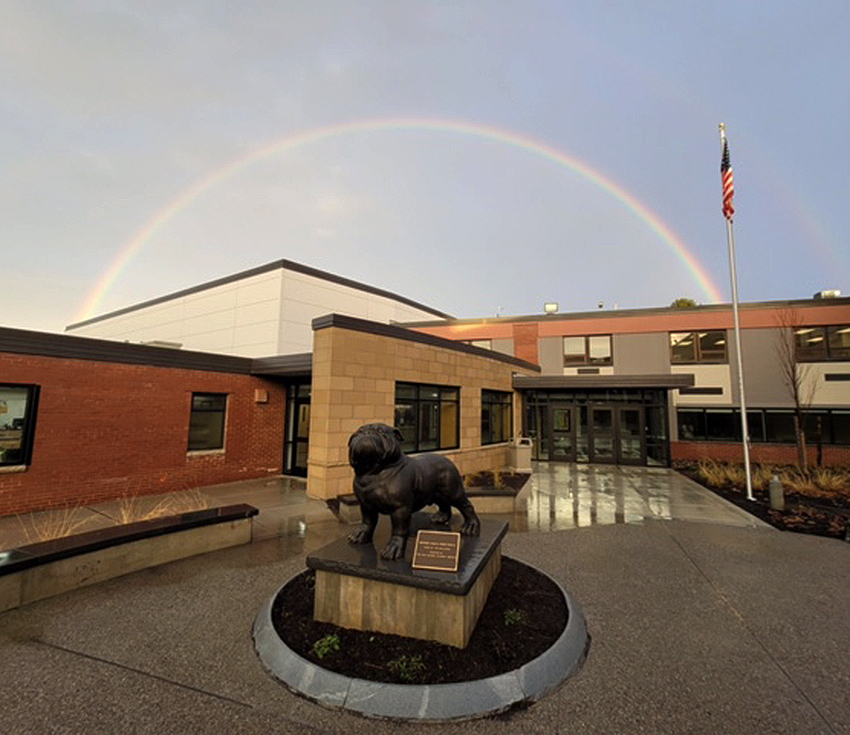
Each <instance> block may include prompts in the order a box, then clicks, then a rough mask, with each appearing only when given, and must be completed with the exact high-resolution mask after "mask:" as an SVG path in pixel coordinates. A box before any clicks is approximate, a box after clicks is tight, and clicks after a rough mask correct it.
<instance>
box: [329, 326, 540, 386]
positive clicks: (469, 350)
mask: <svg viewBox="0 0 850 735" xmlns="http://www.w3.org/2000/svg"><path fill="white" fill-rule="evenodd" d="M328 327H338V328H340V329H350V330H352V331H355V332H365V333H366V334H377V335H381V336H384V337H391V338H393V339H402V340H406V341H408V342H419V343H420V344H426V345H431V346H432V347H442V348H443V349H446V350H453V351H455V352H465V353H466V354H468V355H476V356H478V357H486V358H487V359H489V360H496V361H497V362H504V363H507V364H509V365H516V366H517V367H521V368H525V369H527V370H534V371H535V372H538V373H539V372H540V365H536V364H535V363H533V362H528V361H527V360H522V359H520V358H519V357H514V356H513V355H506V354H504V353H503V352H495V351H494V350H488V349H485V348H483V347H474V346H473V345H468V344H465V343H464V342H458V341H457V340H454V339H446V338H445V337H435V336H434V335H432V334H425V333H424V332H414V331H413V330H411V329H405V328H404V327H397V326H394V325H392V324H384V323H383V322H372V321H369V320H368V319H360V318H358V317H353V316H346V315H344V314H326V315H325V316H318V317H316V318H315V319H313V331H314V332H315V331H317V330H319V329H327V328H328Z"/></svg>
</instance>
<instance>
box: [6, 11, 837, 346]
mask: <svg viewBox="0 0 850 735" xmlns="http://www.w3.org/2000/svg"><path fill="white" fill-rule="evenodd" d="M848 38H850V4H848V3H847V2H846V0H835V1H833V0H812V2H810V3H805V4H804V3H799V2H786V0H772V1H771V2H769V3H767V2H752V1H751V2H743V3H742V2H740V0H738V1H737V2H732V1H731V0H713V1H712V2H702V1H701V0H689V1H688V2H684V3H683V2H680V1H675V0H663V1H661V0H642V1H641V2H624V1H623V0H610V1H609V2H598V0H592V1H587V2H585V1H584V0H576V1H575V2H572V1H569V2H564V1H562V0H561V1H556V2H535V1H534V0H530V1H528V0H524V1H523V2H506V1H505V2H501V1H499V0H491V1H490V2H458V1H455V2H441V1H440V0H429V1H428V2H418V1H417V0H410V1H407V2H398V0H386V1H381V0H376V1H374V2H373V1H369V0H358V2H352V1H351V0H343V1H340V2H335V1H332V0H309V1H306V0H305V1H304V2H300V1H296V0H286V1H285V2H272V1H271V0H269V1H267V2H253V1H252V0H244V1H243V2H241V3H224V2H216V1H214V0H203V1H201V0H197V1H195V0H168V1H159V0H150V1H149V2H137V1H135V0H132V1H130V0H127V1H126V2H125V1H124V0H101V1H97V0H53V1H48V0H24V1H21V2H19V1H17V0H5V1H4V2H3V3H0V151H2V153H0V160H2V165H1V166H0V252H2V261H3V264H2V266H0V326H7V327H16V328H22V329H34V330H40V331H51V332H53V331H55V332H60V331H62V330H63V329H64V328H65V326H67V325H68V324H71V323H74V322H76V321H80V320H83V319H85V318H89V317H91V316H95V315H98V314H103V313H107V312H109V311H111V310H114V309H119V308H122V307H125V306H129V305H131V304H135V303H138V302H141V301H144V300H147V299H151V298H156V297H158V296H162V295H165V294H168V293H172V292H174V291H177V290H180V289H183V288H188V287H191V286H194V285H197V284H200V283H203V282H205V281H209V280H212V279H215V278H220V277H224V276H228V275H231V274H233V273H236V272H239V271H241V270H246V269H249V268H253V267H255V266H259V265H263V264H265V263H269V262H271V261H275V260H279V259H282V258H285V259H288V260H292V261H295V262H297V263H302V264H305V265H309V266H313V267H316V268H319V269H322V270H325V271H328V272H331V273H334V274H337V275H341V276H345V277H347V278H352V279H354V280H357V281H361V282H363V283H366V284H369V285H372V286H376V287H378V288H382V289H386V290H389V291H392V292H394V293H397V294H400V295H403V296H406V297H408V298H411V299H414V300H416V301H419V302H421V303H424V304H426V305H428V306H432V307H434V308H437V309H439V310H441V311H445V312H448V313H450V314H452V315H455V316H458V317H492V316H497V315H501V316H510V315H518V314H535V313H541V312H542V311H543V304H544V302H552V301H554V302H557V303H558V304H559V305H560V310H561V311H564V312H570V311H585V310H590V309H596V308H597V307H598V305H599V304H600V303H601V304H603V305H604V307H603V308H606V309H615V308H619V309H625V308H639V307H654V306H666V305H668V304H669V303H670V302H672V301H673V300H674V299H676V298H679V297H689V298H692V299H694V300H695V301H697V302H698V303H704V304H707V303H715V302H717V301H721V302H726V301H729V300H730V299H731V280H730V267H729V256H728V248H727V226H726V220H725V219H724V218H723V216H722V213H721V187H720V173H719V165H720V138H719V134H718V124H719V123H720V122H723V123H725V124H726V129H727V134H728V140H729V148H730V154H731V162H732V166H733V170H734V180H735V190H736V193H735V199H734V204H735V210H736V214H735V219H734V238H735V250H736V263H737V284H738V295H739V298H740V300H741V301H766V300H776V299H800V298H809V297H811V296H812V295H813V294H814V293H815V292H817V291H821V290H823V289H840V290H841V291H842V293H843V294H844V295H848V294H850V247H848V235H850V207H848V206H847V199H848V193H850V192H849V191H848V185H847V180H848V178H847V172H848V170H850V146H848V144H847V117H848V113H850V84H848V81H847V73H848V69H850V44H848V43H847V39H848Z"/></svg>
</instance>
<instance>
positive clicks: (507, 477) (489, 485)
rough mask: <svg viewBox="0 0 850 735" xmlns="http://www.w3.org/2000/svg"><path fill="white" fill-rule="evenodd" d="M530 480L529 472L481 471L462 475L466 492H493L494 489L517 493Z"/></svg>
mask: <svg viewBox="0 0 850 735" xmlns="http://www.w3.org/2000/svg"><path fill="white" fill-rule="evenodd" d="M530 478H531V473H530V472H510V471H506V470H500V471H499V472H493V471H492V470H481V471H480V472H473V473H472V474H469V475H464V478H463V484H464V486H465V487H466V488H467V489H468V490H473V491H474V490H495V489H496V488H508V489H510V490H512V491H513V492H515V493H518V492H519V491H520V490H522V488H523V487H524V486H525V483H527V482H528V480H529V479H530Z"/></svg>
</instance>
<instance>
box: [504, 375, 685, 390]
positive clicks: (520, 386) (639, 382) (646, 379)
mask: <svg viewBox="0 0 850 735" xmlns="http://www.w3.org/2000/svg"><path fill="white" fill-rule="evenodd" d="M694 382H695V381H694V376H693V374H691V373H685V374H672V373H662V374H659V375H514V379H513V387H514V389H516V390H587V389H593V388H667V389H670V388H690V387H691V386H692V385H694Z"/></svg>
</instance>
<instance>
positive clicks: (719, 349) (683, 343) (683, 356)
mask: <svg viewBox="0 0 850 735" xmlns="http://www.w3.org/2000/svg"><path fill="white" fill-rule="evenodd" d="M726 358H727V352H726V332H725V331H723V330H718V331H709V332H671V333H670V362H674V363H683V362H684V363H687V362H721V363H722V362H726Z"/></svg>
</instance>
